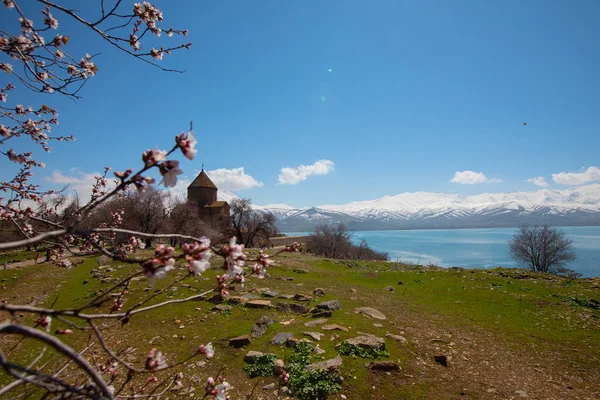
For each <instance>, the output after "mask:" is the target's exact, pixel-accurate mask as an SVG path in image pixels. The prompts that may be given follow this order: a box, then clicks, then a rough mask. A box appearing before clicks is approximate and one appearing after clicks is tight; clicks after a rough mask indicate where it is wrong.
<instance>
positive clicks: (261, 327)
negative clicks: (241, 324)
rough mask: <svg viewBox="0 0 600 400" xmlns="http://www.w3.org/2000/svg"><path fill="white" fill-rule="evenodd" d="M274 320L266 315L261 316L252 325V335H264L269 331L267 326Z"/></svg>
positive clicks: (256, 336)
mask: <svg viewBox="0 0 600 400" xmlns="http://www.w3.org/2000/svg"><path fill="white" fill-rule="evenodd" d="M273 322H275V321H274V320H272V319H271V318H269V317H267V316H265V315H263V316H262V317H260V318H259V319H258V320H257V321H256V323H255V324H254V326H253V327H252V337H253V338H259V337H261V336H262V335H264V334H265V332H266V331H267V327H268V326H269V325H271V324H272V323H273Z"/></svg>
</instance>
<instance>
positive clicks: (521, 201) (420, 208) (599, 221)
mask: <svg viewBox="0 0 600 400" xmlns="http://www.w3.org/2000/svg"><path fill="white" fill-rule="evenodd" d="M219 195H220V196H219V198H220V199H221V200H226V201H231V200H233V199H234V198H235V197H236V196H235V195H234V194H233V193H230V192H221V191H219ZM254 208H255V209H257V210H261V211H269V212H272V213H273V214H275V216H276V217H277V220H278V225H279V228H280V229H281V230H282V231H284V232H286V231H287V232H294V231H311V230H313V228H314V227H315V226H316V225H319V224H324V223H327V224H338V223H344V224H346V225H347V226H348V228H349V229H350V230H376V229H428V228H475V227H490V228H491V227H516V226H520V225H523V224H548V225H600V184H592V185H587V186H580V187H576V188H571V189H565V190H550V189H543V190H538V191H535V192H513V193H484V194H480V195H475V196H464V195H460V194H448V193H428V192H416V193H401V194H398V195H395V196H383V197H381V198H379V199H376V200H369V201H359V202H352V203H348V204H344V205H322V206H317V207H309V208H294V207H290V206H288V205H285V204H269V205H265V206H258V205H254Z"/></svg>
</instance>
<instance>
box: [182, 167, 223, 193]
mask: <svg viewBox="0 0 600 400" xmlns="http://www.w3.org/2000/svg"><path fill="white" fill-rule="evenodd" d="M188 187H189V188H190V187H203V188H212V189H216V188H217V187H216V186H215V184H214V183H213V182H212V181H211V180H210V178H209V177H208V175H207V174H206V172H204V170H202V171H200V173H199V174H198V176H197V177H196V179H194V181H193V182H192V183H190V186H188Z"/></svg>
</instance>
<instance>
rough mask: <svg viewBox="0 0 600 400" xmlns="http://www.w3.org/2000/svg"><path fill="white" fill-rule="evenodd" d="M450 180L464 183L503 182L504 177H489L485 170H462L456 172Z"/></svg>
mask: <svg viewBox="0 0 600 400" xmlns="http://www.w3.org/2000/svg"><path fill="white" fill-rule="evenodd" d="M450 182H453V183H460V184H462V185H475V184H477V183H497V182H502V179H493V178H488V177H487V176H485V175H484V174H483V172H473V171H462V172H455V173H454V177H453V178H452V179H450Z"/></svg>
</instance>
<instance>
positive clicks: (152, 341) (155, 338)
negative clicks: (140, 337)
mask: <svg viewBox="0 0 600 400" xmlns="http://www.w3.org/2000/svg"><path fill="white" fill-rule="evenodd" d="M158 339H160V336H154V337H153V338H152V339H150V341H149V342H148V344H154V342H155V341H157V340H158Z"/></svg>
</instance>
